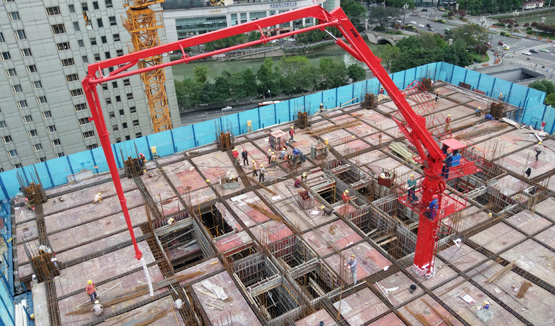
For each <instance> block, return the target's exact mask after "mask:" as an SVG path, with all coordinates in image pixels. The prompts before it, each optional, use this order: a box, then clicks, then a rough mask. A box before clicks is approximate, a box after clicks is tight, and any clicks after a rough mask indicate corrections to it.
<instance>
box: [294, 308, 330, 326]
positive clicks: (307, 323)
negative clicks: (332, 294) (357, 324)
mask: <svg viewBox="0 0 555 326" xmlns="http://www.w3.org/2000/svg"><path fill="white" fill-rule="evenodd" d="M320 322H324V325H326V326H328V325H332V326H337V323H336V322H335V321H334V320H333V318H332V317H331V316H330V314H328V312H327V311H326V310H324V309H321V310H318V311H316V312H315V313H313V314H311V315H309V316H307V317H305V318H303V319H301V320H299V321H297V322H296V323H295V325H296V326H318V325H319V324H320Z"/></svg>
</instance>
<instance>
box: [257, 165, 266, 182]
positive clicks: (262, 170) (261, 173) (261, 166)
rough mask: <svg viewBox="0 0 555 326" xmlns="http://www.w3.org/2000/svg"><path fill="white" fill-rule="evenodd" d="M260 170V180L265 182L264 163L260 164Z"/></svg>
mask: <svg viewBox="0 0 555 326" xmlns="http://www.w3.org/2000/svg"><path fill="white" fill-rule="evenodd" d="M258 172H260V174H259V175H258V182H264V173H266V169H265V168H264V164H260V169H258Z"/></svg>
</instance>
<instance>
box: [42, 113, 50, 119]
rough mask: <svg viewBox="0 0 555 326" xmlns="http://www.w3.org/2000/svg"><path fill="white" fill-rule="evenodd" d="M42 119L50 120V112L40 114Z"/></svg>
mask: <svg viewBox="0 0 555 326" xmlns="http://www.w3.org/2000/svg"><path fill="white" fill-rule="evenodd" d="M42 117H43V118H44V119H50V118H52V112H50V111H44V112H43V113H42Z"/></svg>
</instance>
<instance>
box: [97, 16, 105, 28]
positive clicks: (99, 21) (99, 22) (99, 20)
mask: <svg viewBox="0 0 555 326" xmlns="http://www.w3.org/2000/svg"><path fill="white" fill-rule="evenodd" d="M96 23H97V24H98V28H102V27H104V24H102V18H98V19H97V20H96Z"/></svg>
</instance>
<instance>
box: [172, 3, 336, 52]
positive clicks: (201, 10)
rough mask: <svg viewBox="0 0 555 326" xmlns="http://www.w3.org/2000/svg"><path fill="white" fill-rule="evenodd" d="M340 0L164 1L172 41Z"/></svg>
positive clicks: (285, 26)
mask: <svg viewBox="0 0 555 326" xmlns="http://www.w3.org/2000/svg"><path fill="white" fill-rule="evenodd" d="M339 3H340V2H339V0H299V1H254V0H247V1H233V4H230V5H223V6H212V5H210V2H203V1H198V0H188V1H182V0H170V1H166V2H164V3H163V4H162V6H163V8H164V26H165V28H166V34H167V37H168V41H169V42H173V41H177V40H180V39H183V38H186V37H190V36H193V35H198V34H203V33H206V32H210V31H215V30H218V29H221V28H225V27H230V26H235V25H237V24H241V23H246V22H249V21H253V20H256V19H260V18H264V17H268V16H272V15H275V14H278V13H283V12H286V11H289V10H293V9H298V8H302V7H307V6H312V5H316V4H317V5H321V6H322V7H323V8H324V9H326V10H327V11H331V10H333V9H335V8H337V7H339ZM312 24H313V21H312V18H305V19H302V20H299V21H294V22H290V23H287V24H282V25H280V26H276V30H277V29H279V30H280V31H290V30H292V29H294V28H300V27H303V26H307V25H312Z"/></svg>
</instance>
